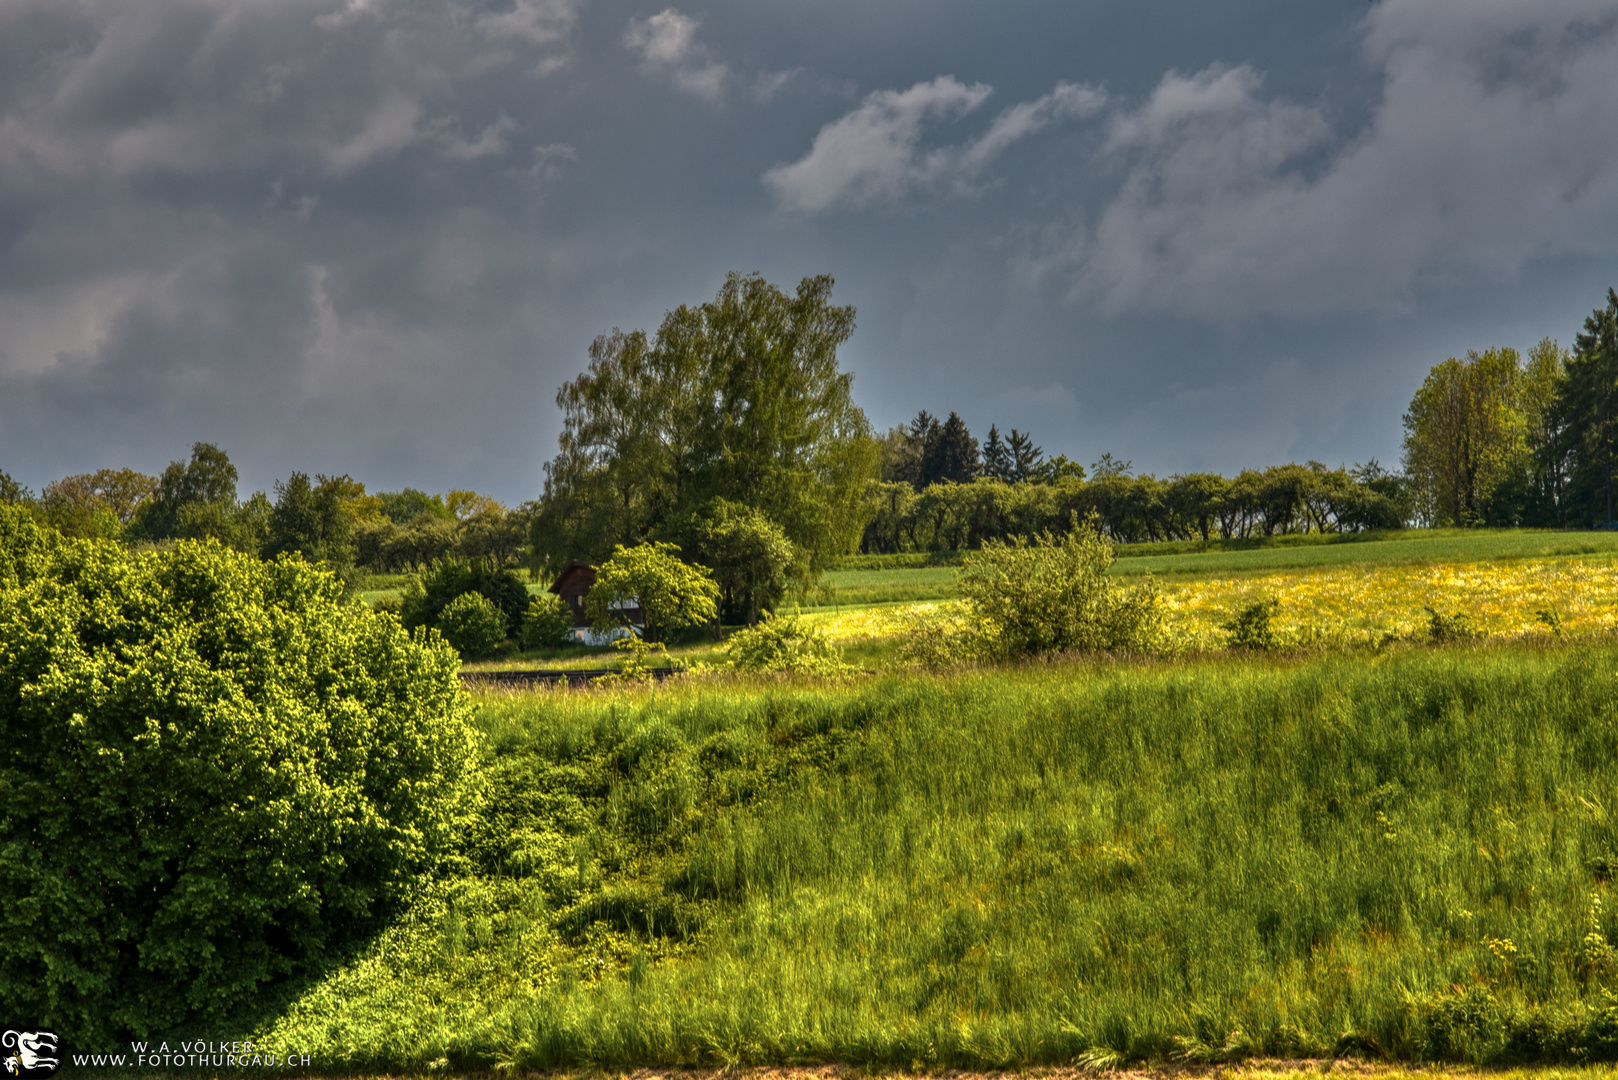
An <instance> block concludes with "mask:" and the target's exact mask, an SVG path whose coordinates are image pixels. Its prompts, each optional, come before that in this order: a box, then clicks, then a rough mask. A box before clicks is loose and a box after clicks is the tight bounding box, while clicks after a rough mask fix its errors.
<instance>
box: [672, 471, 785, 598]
mask: <svg viewBox="0 0 1618 1080" xmlns="http://www.w3.org/2000/svg"><path fill="white" fill-rule="evenodd" d="M680 533H681V540H682V545H681V546H682V547H684V548H685V550H686V551H687V552H688V553H689V557H690V558H691V560H692V561H694V562H698V563H701V564H702V565H703V566H706V567H707V568H708V569H709V570H711V571H712V572H713V577H714V581H715V582H716V583H717V584H718V586H719V590H720V611H721V613H722V615H723V616H724V617H725V618H726V619H727V620H729V621H732V622H744V623H747V624H748V625H752V624H753V623H755V622H757V621H758V616H759V612H761V611H772V610H774V609H775V606H776V605H777V604H778V603H780V600H781V597H782V596H783V595H785V593H786V589H787V581H788V577H789V575H790V574H791V572H792V570H793V569H794V565H793V564H794V562H795V561H797V555H798V553H797V551H795V550H794V548H793V546H792V541H790V540H788V539H787V536H786V533H784V532H782V531H781V527H780V526H779V525H777V524H775V522H773V521H771V520H770V519H769V518H767V517H765V516H764V515H763V514H762V513H760V512H759V511H757V510H755V509H753V508H752V507H750V506H745V505H743V504H741V503H733V502H731V501H730V500H728V499H715V500H713V501H712V502H711V503H709V504H708V505H707V506H705V507H703V508H702V510H701V512H700V513H697V514H694V515H692V517H691V518H690V519H688V521H687V522H686V523H685V527H684V528H683V529H681V530H680Z"/></svg>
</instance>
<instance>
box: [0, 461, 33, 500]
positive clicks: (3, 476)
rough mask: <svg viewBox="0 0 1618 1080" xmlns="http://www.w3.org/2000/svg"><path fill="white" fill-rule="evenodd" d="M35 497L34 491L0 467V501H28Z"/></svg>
mask: <svg viewBox="0 0 1618 1080" xmlns="http://www.w3.org/2000/svg"><path fill="white" fill-rule="evenodd" d="M33 499H34V493H33V492H32V491H29V490H28V488H27V487H26V486H24V485H22V484H19V483H18V482H17V481H15V480H13V479H12V478H11V474H10V473H8V472H6V471H5V470H4V469H0V503H28V502H32V501H33Z"/></svg>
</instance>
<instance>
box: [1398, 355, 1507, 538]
mask: <svg viewBox="0 0 1618 1080" xmlns="http://www.w3.org/2000/svg"><path fill="white" fill-rule="evenodd" d="M1521 389H1522V366H1521V363H1520V361H1519V358H1518V355H1517V350H1515V349H1489V350H1488V351H1486V352H1483V353H1478V352H1475V351H1474V352H1469V353H1467V357H1466V360H1464V361H1462V360H1457V359H1455V358H1454V357H1451V358H1450V359H1448V360H1445V361H1444V362H1443V363H1442V364H1438V365H1436V366H1435V367H1434V368H1433V369H1432V370H1431V371H1430V372H1428V373H1427V378H1426V380H1425V381H1423V382H1422V384H1421V388H1420V389H1418V390H1417V391H1416V395H1415V397H1413V398H1412V399H1411V401H1410V409H1409V411H1408V412H1406V413H1405V416H1404V427H1405V438H1404V465H1405V474H1406V475H1407V476H1409V477H1410V480H1411V482H1412V484H1413V485H1414V486H1415V489H1416V492H1417V494H1418V497H1419V498H1420V500H1421V509H1422V511H1423V514H1424V516H1425V517H1426V518H1427V519H1428V520H1429V521H1430V522H1432V523H1434V524H1451V525H1475V524H1483V523H1489V522H1494V521H1496V520H1498V519H1499V517H1500V516H1501V515H1499V514H1497V513H1493V512H1492V511H1493V510H1494V507H1493V506H1492V505H1491V499H1492V496H1493V495H1494V493H1495V489H1496V488H1497V487H1499V486H1500V485H1501V484H1502V482H1503V481H1506V480H1508V479H1509V474H1510V472H1511V470H1512V469H1513V468H1518V467H1521V465H1522V463H1523V460H1524V455H1525V453H1526V449H1527V444H1526V423H1525V420H1524V417H1523V414H1522V409H1521V406H1520V403H1519V399H1520V394H1521Z"/></svg>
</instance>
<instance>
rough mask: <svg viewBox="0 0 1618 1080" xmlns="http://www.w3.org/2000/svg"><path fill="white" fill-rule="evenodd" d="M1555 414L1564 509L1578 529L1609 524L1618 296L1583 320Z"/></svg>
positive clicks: (1617, 404)
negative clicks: (1564, 464) (1562, 457)
mask: <svg viewBox="0 0 1618 1080" xmlns="http://www.w3.org/2000/svg"><path fill="white" fill-rule="evenodd" d="M1555 414H1556V418H1557V421H1558V423H1559V425H1560V428H1561V431H1560V438H1561V439H1562V440H1563V443H1562V445H1564V446H1565V447H1566V454H1567V460H1568V462H1569V476H1568V480H1567V487H1566V491H1567V507H1568V516H1569V519H1570V520H1576V521H1578V522H1579V523H1580V524H1596V523H1600V522H1610V521H1612V520H1613V514H1612V467H1613V461H1612V457H1613V446H1612V443H1613V438H1614V437H1615V435H1618V433H1615V432H1614V431H1613V427H1614V424H1615V422H1618V292H1614V291H1613V290H1612V289H1610V288H1609V289H1608V290H1607V306H1606V307H1605V308H1597V309H1596V310H1595V311H1593V312H1592V313H1591V314H1590V315H1589V316H1588V317H1586V318H1585V320H1584V329H1583V330H1582V331H1581V332H1580V333H1579V334H1577V335H1576V336H1575V337H1574V340H1573V355H1572V357H1571V358H1570V359H1569V360H1568V361H1567V367H1566V374H1565V376H1564V378H1563V380H1562V386H1561V390H1560V392H1559V393H1558V394H1557V400H1556V409H1555Z"/></svg>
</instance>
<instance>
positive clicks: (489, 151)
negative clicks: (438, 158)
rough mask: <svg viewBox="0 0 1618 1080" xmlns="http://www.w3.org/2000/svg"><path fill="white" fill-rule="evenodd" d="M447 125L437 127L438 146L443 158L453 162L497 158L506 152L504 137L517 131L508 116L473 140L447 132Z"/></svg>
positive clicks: (514, 122)
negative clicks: (440, 148)
mask: <svg viewBox="0 0 1618 1080" xmlns="http://www.w3.org/2000/svg"><path fill="white" fill-rule="evenodd" d="M449 127H450V125H449V124H447V123H446V124H440V125H439V126H438V131H437V136H438V142H439V145H440V146H441V147H442V148H443V149H442V153H443V155H444V156H445V157H447V158H451V159H453V160H455V161H476V160H477V159H478V158H484V157H498V156H499V155H501V154H503V153H505V152H506V137H507V136H508V135H510V134H511V133H512V132H513V131H515V130H517V122H516V121H515V120H513V119H512V118H511V117H509V116H501V117H500V119H498V120H496V121H495V122H494V123H492V124H490V125H489V126H488V127H486V128H484V129H483V130H482V131H480V132H479V133H478V137H477V138H475V139H464V138H462V137H461V136H460V135H458V134H456V133H454V132H453V131H451V130H448V129H449Z"/></svg>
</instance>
